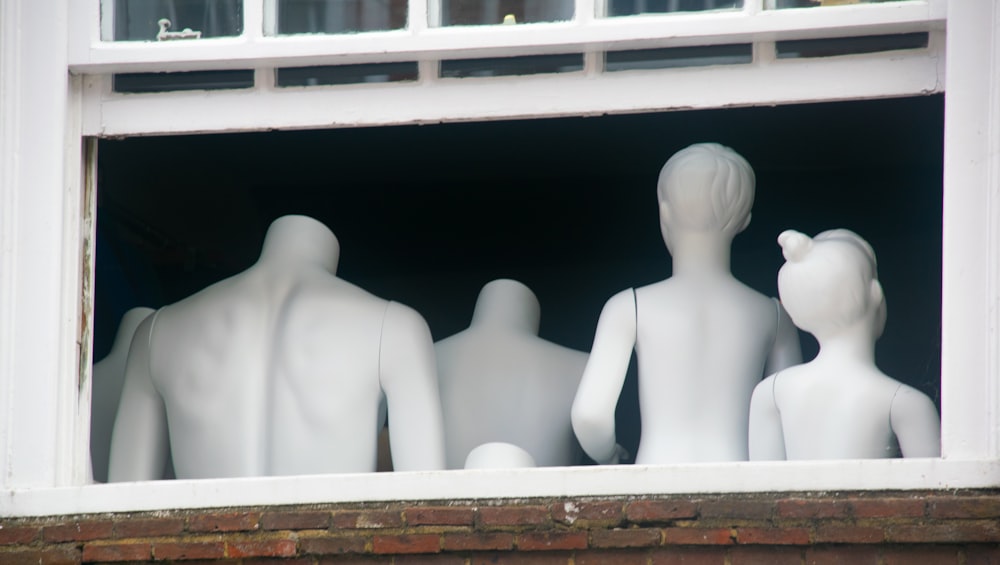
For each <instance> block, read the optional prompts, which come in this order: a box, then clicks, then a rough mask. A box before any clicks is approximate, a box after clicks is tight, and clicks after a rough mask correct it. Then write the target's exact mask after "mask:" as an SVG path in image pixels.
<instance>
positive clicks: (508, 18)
mask: <svg viewBox="0 0 1000 565" xmlns="http://www.w3.org/2000/svg"><path fill="white" fill-rule="evenodd" d="M570 19H573V0H441V25H446V26H449V25H490V24H503V23H534V22H555V21H560V20H570Z"/></svg>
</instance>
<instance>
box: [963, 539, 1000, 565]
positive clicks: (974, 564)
mask: <svg viewBox="0 0 1000 565" xmlns="http://www.w3.org/2000/svg"><path fill="white" fill-rule="evenodd" d="M965 563H966V565H1000V545H996V544H991V545H972V546H967V547H966V548H965Z"/></svg>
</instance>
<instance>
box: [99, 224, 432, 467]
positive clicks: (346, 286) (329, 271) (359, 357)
mask: <svg viewBox="0 0 1000 565" xmlns="http://www.w3.org/2000/svg"><path fill="white" fill-rule="evenodd" d="M339 252H340V247H339V244H338V242H337V238H336V237H335V236H334V235H333V233H331V232H330V230H329V229H327V228H326V226H324V225H323V224H321V223H320V222H318V221H316V220H313V219H312V218H308V217H305V216H285V217H282V218H279V219H277V220H275V221H274V223H272V224H271V227H270V228H269V229H268V231H267V235H266V237H265V239H264V246H263V250H262V252H261V256H260V259H259V260H258V261H257V263H255V264H254V265H253V266H251V267H250V268H249V269H247V270H246V271H244V272H242V273H240V274H237V275H235V276H233V277H231V278H228V279H225V280H223V281H220V282H218V283H216V284H214V285H212V286H210V287H208V288H206V289H204V290H202V291H200V292H198V293H196V294H194V295H192V296H190V297H188V298H186V299H184V300H181V301H180V302H177V303H175V304H172V305H169V306H165V307H163V308H161V309H160V310H159V311H158V312H157V313H156V314H154V315H152V316H150V317H149V318H147V319H146V320H145V321H144V322H143V323H142V324H140V326H139V328H138V330H137V331H136V336H135V339H134V340H133V346H132V351H131V352H130V354H129V359H128V365H127V368H126V377H125V388H124V391H123V392H122V401H121V406H120V408H119V410H118V418H117V421H116V422H115V431H114V437H113V439H112V445H111V465H110V472H109V476H110V480H112V481H124V480H146V479H155V478H157V477H158V473H159V470H160V469H162V467H163V458H164V457H165V454H166V452H167V442H168V438H169V443H170V450H171V452H172V454H173V458H174V468H175V471H176V474H177V477H178V478H181V479H188V478H208V477H242V476H259V475H293V474H308V473H335V472H364V471H374V470H375V466H376V444H377V435H378V433H379V431H380V430H381V428H382V424H383V421H382V420H383V419H384V411H382V410H381V406H382V405H383V403H387V405H388V411H389V414H390V415H391V418H392V421H393V423H394V424H395V425H394V427H393V434H392V438H391V441H392V453H393V466H394V468H395V469H396V470H399V471H406V470H422V469H440V468H443V466H444V447H443V432H442V429H441V416H440V414H441V411H440V400H439V398H438V394H437V379H436V374H435V362H434V348H433V343H432V341H431V336H430V331H429V330H428V328H427V324H426V323H425V322H424V320H423V318H422V317H421V316H420V315H419V314H417V313H416V312H415V311H414V310H412V309H410V308H408V307H406V306H403V305H401V304H399V303H396V302H389V301H386V300H382V299H380V298H377V297H375V296H373V295H371V294H369V293H367V292H365V291H364V290H362V289H360V288H358V287H356V286H354V285H352V284H350V283H348V282H346V281H344V280H342V279H339V278H337V277H336V275H335V274H334V273H335V272H336V267H337V261H338V259H339ZM168 422H169V424H168Z"/></svg>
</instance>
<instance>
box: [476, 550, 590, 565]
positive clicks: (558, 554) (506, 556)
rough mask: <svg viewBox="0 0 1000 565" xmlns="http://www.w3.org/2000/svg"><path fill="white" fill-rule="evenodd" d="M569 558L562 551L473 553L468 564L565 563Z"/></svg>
mask: <svg viewBox="0 0 1000 565" xmlns="http://www.w3.org/2000/svg"><path fill="white" fill-rule="evenodd" d="M569 558H570V554H569V553H567V552H564V551H540V552H537V553H535V552H524V553H521V552H517V551H514V552H505V553H475V554H473V555H472V558H471V559H469V565H567V564H568V563H569Z"/></svg>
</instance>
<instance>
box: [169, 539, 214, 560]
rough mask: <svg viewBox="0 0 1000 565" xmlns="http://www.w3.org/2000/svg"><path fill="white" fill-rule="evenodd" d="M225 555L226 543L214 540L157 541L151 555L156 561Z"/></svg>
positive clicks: (211, 557) (209, 557)
mask: <svg viewBox="0 0 1000 565" xmlns="http://www.w3.org/2000/svg"><path fill="white" fill-rule="evenodd" d="M225 556H226V544H225V543H223V542H221V541H214V542H157V543H154V544H153V557H155V558H156V559H157V560H158V561H161V560H174V561H179V560H181V559H220V558H222V557H225Z"/></svg>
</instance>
